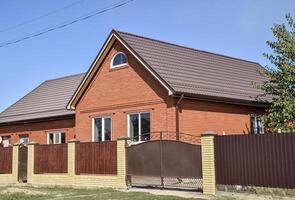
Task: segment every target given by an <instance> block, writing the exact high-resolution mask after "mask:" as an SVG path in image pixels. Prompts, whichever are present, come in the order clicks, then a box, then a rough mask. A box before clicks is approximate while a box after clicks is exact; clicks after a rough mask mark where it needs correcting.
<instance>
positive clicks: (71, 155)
mask: <svg viewBox="0 0 295 200" xmlns="http://www.w3.org/2000/svg"><path fill="white" fill-rule="evenodd" d="M77 143H79V141H78V140H76V139H72V140H70V141H69V142H68V175H69V176H70V177H72V178H73V177H74V175H75V173H76V172H75V160H76V144H77Z"/></svg>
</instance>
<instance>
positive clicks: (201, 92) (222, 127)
mask: <svg viewBox="0 0 295 200" xmlns="http://www.w3.org/2000/svg"><path fill="white" fill-rule="evenodd" d="M260 68H261V66H260V65H259V64H258V63H255V62H250V61H245V60H241V59H237V58H232V57H228V56H223V55H218V54H214V53H209V52H205V51H200V50H196V49H191V48H187V47H183V46H179V45H175V44H170V43H166V42H162V41H158V40H154V39H150V38H145V37H141V36H137V35H133V34H129V33H124V32H119V31H115V30H113V31H112V32H111V33H110V35H109V36H108V38H107V40H106V42H105V43H104V45H103V47H102V49H101V51H100V52H99V54H98V55H97V57H96V58H95V60H94V61H93V63H92V65H91V67H90V68H89V70H88V71H87V73H86V74H78V75H73V76H68V77H63V78H58V79H54V80H49V81H45V82H44V83H42V84H41V85H40V86H38V87H37V88H36V89H34V90H33V91H32V92H30V93H29V94H27V95H26V96H25V97H23V98H22V99H20V100H19V101H18V102H16V103H15V104H13V105H12V106H10V107H9V108H7V109H6V110H5V111H3V112H2V113H1V114H0V135H1V137H2V140H3V141H4V143H5V144H6V145H7V144H8V143H10V144H13V143H16V142H19V141H28V140H30V141H33V140H34V141H37V142H39V143H63V142H66V141H68V140H70V139H72V138H77V139H78V140H80V141H105V140H115V139H116V138H118V137H121V136H129V137H134V138H137V140H144V139H149V138H150V137H151V135H152V134H153V133H156V132H160V131H164V132H169V133H171V134H172V135H173V136H174V135H175V137H177V133H189V134H191V135H196V136H198V135H200V134H201V133H203V132H204V131H207V130H212V131H215V132H216V133H218V134H248V133H261V132H262V130H263V127H262V125H261V123H260V122H259V118H258V117H257V116H259V114H261V113H262V112H263V111H264V110H265V108H266V107H267V105H268V104H267V103H264V102H259V101H257V100H256V96H257V95H258V94H260V91H259V90H257V89H255V88H254V87H253V86H252V82H258V83H261V82H262V81H265V78H264V77H262V76H260V75H259V73H258V72H257V69H260Z"/></svg>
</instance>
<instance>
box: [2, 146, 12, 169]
mask: <svg viewBox="0 0 295 200" xmlns="http://www.w3.org/2000/svg"><path fill="white" fill-rule="evenodd" d="M11 173H12V147H0V174H11Z"/></svg>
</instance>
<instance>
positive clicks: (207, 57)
mask: <svg viewBox="0 0 295 200" xmlns="http://www.w3.org/2000/svg"><path fill="white" fill-rule="evenodd" d="M114 32H115V33H116V34H118V35H119V37H120V38H121V39H122V40H123V41H124V42H126V44H127V45H128V46H129V47H130V48H131V49H132V50H134V51H135V52H136V53H137V54H138V55H139V56H140V57H141V58H142V60H144V61H145V62H146V63H147V64H148V65H149V66H150V67H151V68H152V69H153V70H154V71H155V72H156V73H157V74H158V75H159V76H160V77H161V78H162V79H163V80H164V81H165V82H166V83H167V84H168V85H169V86H170V87H171V88H172V89H173V90H174V92H175V93H185V94H189V95H192V96H193V95H201V96H208V97H215V98H227V99H235V100H242V101H255V98H256V96H257V95H258V94H261V91H260V90H258V89H255V88H254V87H253V85H252V82H256V83H261V82H263V81H266V80H267V79H266V78H265V77H262V76H261V75H260V74H259V73H258V71H257V70H258V69H261V68H262V66H261V65H260V64H258V63H256V62H251V61H246V60H242V59H238V58H232V57H228V56H223V55H219V54H215V53H210V52H206V51H201V50H196V49H192V48H188V47H183V46H179V45H175V44H170V43H167V42H162V41H158V40H154V39H150V38H146V37H142V36H137V35H133V34H130V33H125V32H120V31H114ZM268 100H270V98H268Z"/></svg>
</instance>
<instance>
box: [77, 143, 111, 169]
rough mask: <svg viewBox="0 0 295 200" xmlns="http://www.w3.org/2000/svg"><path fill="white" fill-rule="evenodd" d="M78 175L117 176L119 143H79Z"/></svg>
mask: <svg viewBox="0 0 295 200" xmlns="http://www.w3.org/2000/svg"><path fill="white" fill-rule="evenodd" d="M76 174H117V142H116V141H108V142H94V143H93V142H87V143H77V144H76Z"/></svg>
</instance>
